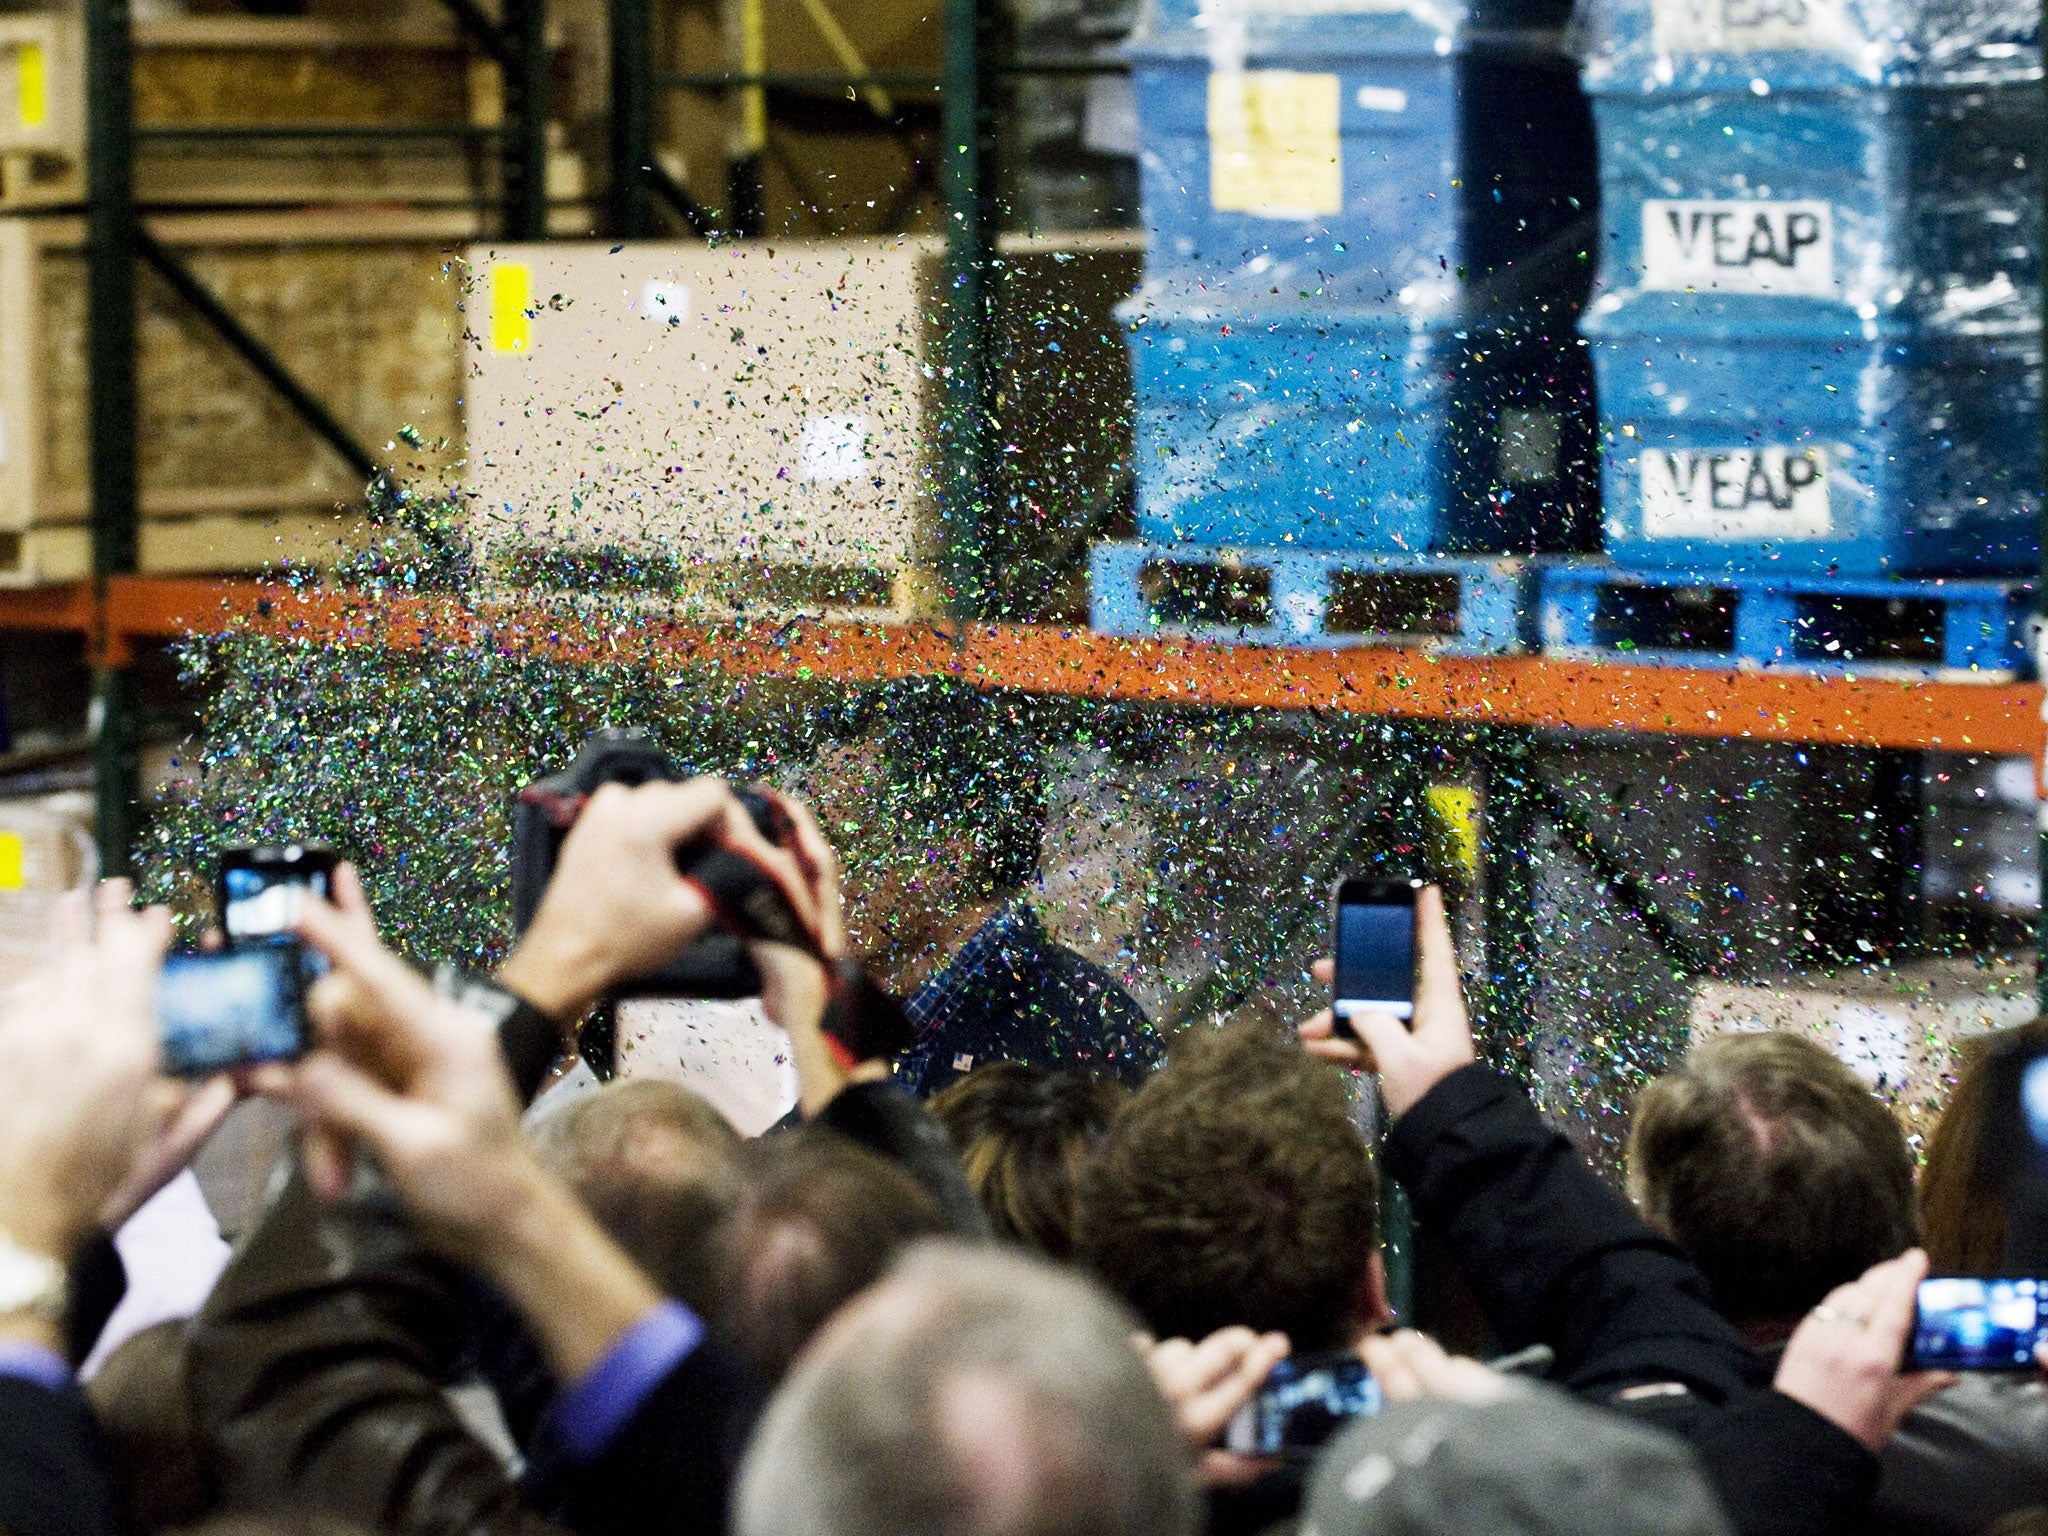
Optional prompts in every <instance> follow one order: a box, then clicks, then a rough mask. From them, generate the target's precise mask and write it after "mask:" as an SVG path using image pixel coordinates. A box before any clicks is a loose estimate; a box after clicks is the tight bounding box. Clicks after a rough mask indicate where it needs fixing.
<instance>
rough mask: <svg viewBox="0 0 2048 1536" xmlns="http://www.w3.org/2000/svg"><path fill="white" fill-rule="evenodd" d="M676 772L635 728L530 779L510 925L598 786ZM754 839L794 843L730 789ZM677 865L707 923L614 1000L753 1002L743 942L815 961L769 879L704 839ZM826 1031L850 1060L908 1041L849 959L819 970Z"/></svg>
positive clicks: (768, 811)
mask: <svg viewBox="0 0 2048 1536" xmlns="http://www.w3.org/2000/svg"><path fill="white" fill-rule="evenodd" d="M681 777H682V776H681V775H680V774H678V773H677V772H676V770H675V767H674V765H673V764H671V763H670V762H669V760H668V757H667V756H666V754H664V753H663V752H662V750H661V748H660V747H659V746H657V745H656V744H655V741H654V738H653V737H652V736H650V735H648V734H647V732H645V731H643V730H638V729H626V730H621V729H616V728H609V727H608V728H606V729H604V730H601V731H599V732H597V733H596V734H595V735H593V736H592V737H591V738H590V739H589V740H588V741H586V742H584V744H583V746H582V748H581V750H579V751H578V752H577V754H576V757H575V760H574V761H572V762H571V763H570V764H569V766H568V767H567V768H564V769H563V770H562V771H561V772H560V773H555V774H550V775H548V777H546V778H544V779H536V780H534V781H533V783H531V784H529V785H527V786H526V787H525V788H524V789H522V790H520V791H519V793H518V794H517V795H516V796H515V797H514V798H513V801H512V921H513V924H514V926H515V927H516V928H517V930H518V931H519V932H521V933H524V932H525V931H526V929H527V927H528V926H529V925H530V924H531V923H532V922H533V916H534V914H535V913H536V912H538V911H539V910H540V901H541V895H542V893H543V892H545V891H546V890H547V888H548V881H549V879H551V878H552V877H553V875H554V872H555V860H556V859H557V857H559V855H560V854H561V851H562V842H563V839H565V838H566V837H568V835H569V829H570V828H571V827H573V826H575V825H576V818H577V817H578V816H580V815H581V814H582V813H583V807H584V805H585V804H587V803H588V801H589V799H590V797H591V796H592V795H594V794H596V793H597V791H598V790H599V789H601V788H603V787H604V786H605V785H607V784H624V785H626V786H627V787H628V788H632V787H635V786H637V785H641V784H651V783H656V782H661V781H674V780H677V779H679V778H681ZM733 793H734V794H735V795H736V796H737V797H738V799H739V802H740V804H741V805H743V806H745V807H746V809H747V814H748V815H749V816H750V817H752V818H753V822H754V825H755V827H756V828H758V829H759V831H760V833H761V836H762V837H764V838H765V839H767V840H768V841H769V842H770V843H772V844H774V845H775V846H776V847H778V848H789V847H791V846H792V845H793V841H794V833H795V828H794V827H793V826H792V824H791V822H790V819H789V816H788V813H787V812H785V811H784V810H783V808H782V807H781V806H780V805H779V804H777V803H776V802H775V801H774V800H772V799H770V798H769V797H768V796H766V795H762V794H757V793H756V792H754V791H753V790H751V789H736V790H734V792H733ZM676 868H677V869H679V870H680V871H681V872H682V873H683V875H684V876H685V877H686V878H688V879H690V880H692V881H694V882H695V883H696V884H697V886H698V888H699V889H700V890H702V891H703V892H704V895H705V898H706V899H707V900H708V901H709V902H710V904H711V906H712V909H713V911H715V912H716V913H717V926H716V927H714V928H713V930H712V931H711V932H710V933H707V934H705V935H704V936H703V937H702V938H701V939H699V940H698V941H697V942H696V943H695V944H693V945H691V946H690V947H689V948H688V949H686V950H685V951H683V953H682V954H680V955H678V956H676V957H675V959H673V960H671V961H670V962H669V963H668V964H667V965H665V966H663V967H662V968H661V969H660V970H658V971H655V972H653V973H651V974H649V975H646V976H639V977H635V978H634V979H633V980H631V981H629V982H627V983H625V984H623V985H622V986H620V987H618V988H616V989H615V990H614V991H613V993H612V995H613V996H614V997H648V996H653V997H758V996H759V995H760V992H761V973H760V971H759V970H758V969H756V968H755V965H754V962H753V960H752V959H751V958H749V956H748V954H747V948H746V946H747V941H748V940H749V939H768V940H772V941H774V942H776V943H780V944H789V945H792V946H794V947H795V948H797V949H801V950H804V951H806V952H807V953H809V954H812V955H816V954H817V952H818V943H817V938H816V936H815V935H813V934H812V933H810V932H809V931H808V930H807V929H806V928H805V927H804V926H803V923H802V922H801V921H800V920H799V918H798V917H797V915H796V913H795V912H794V911H793V910H791V908H790V905H789V902H788V901H787V900H786V899H785V898H784V896H783V893H782V889H781V887H780V886H778V885H777V884H776V882H775V879H774V877H773V876H771V875H770V874H769V873H768V871H766V870H765V869H763V868H762V867H761V866H760V865H758V864H756V863H755V862H754V861H753V860H752V859H750V858H749V857H747V855H746V854H745V853H743V852H742V851H740V850H739V849H737V848H733V847H730V846H728V845H726V844H724V843H721V842H718V841H716V840H715V839H712V838H700V839H698V840H697V841H695V842H691V843H686V844H685V845H683V846H682V847H681V848H678V849H677V850H676ZM827 974H828V981H829V984H830V1002H829V1004H828V1006H827V1009H826V1014H825V1029H826V1031H827V1032H828V1033H829V1034H831V1035H833V1036H834V1037H835V1038H837V1039H838V1040H839V1041H840V1042H841V1043H842V1044H843V1045H844V1046H845V1047H846V1048H847V1050H848V1051H849V1053H850V1054H851V1055H852V1056H853V1057H854V1058H855V1059H865V1058H868V1057H874V1056H885V1055H893V1054H894V1053H896V1052H897V1051H900V1050H904V1049H906V1048H907V1047H908V1046H909V1045H910V1043H911V1040H912V1038H913V1036H914V1033H915V1031H914V1030H913V1029H912V1028H911V1026H910V1022H909V1020H908V1019H907V1018H906V1017H905V1016H904V1013H903V1008H902V1005H901V1004H900V1003H898V1002H897V1000H896V999H895V998H893V997H891V996H890V995H889V994H888V993H886V992H884V991H883V990H882V989H881V988H880V987H878V986H876V985H875V983H874V982H873V981H872V980H871V979H870V978H869V977H868V975H867V973H866V972H865V971H864V970H862V969H861V968H860V967H859V966H858V965H856V964H854V963H853V962H852V961H841V962H839V963H838V964H837V965H836V966H828V967H827Z"/></svg>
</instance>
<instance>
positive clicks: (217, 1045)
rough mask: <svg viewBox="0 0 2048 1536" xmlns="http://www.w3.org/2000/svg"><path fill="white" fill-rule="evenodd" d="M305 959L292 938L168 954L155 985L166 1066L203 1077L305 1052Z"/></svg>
mask: <svg viewBox="0 0 2048 1536" xmlns="http://www.w3.org/2000/svg"><path fill="white" fill-rule="evenodd" d="M303 966H304V960H303V958H302V956H301V954H300V951H299V946H298V943H297V942H296V941H293V940H284V941H280V942H278V943H276V944H255V945H249V946H247V947H244V948H242V949H224V950H219V951H217V952H215V953H213V954H202V955H188V954H177V955H170V956H167V957H166V958H165V960H164V969H163V975H162V977H161V978H160V979H159V981H158V982H157V993H156V1006H157V1020H158V1024H159V1027H160V1028H161V1031H162V1040H163V1063H164V1070H165V1071H166V1072H168V1073H171V1074H172V1075H174V1076H179V1077H203V1076H205V1075H207V1074H208V1073H212V1072H220V1071H223V1070H225V1069H226V1068H229V1067H238V1066H242V1065H244V1064H246V1063H248V1062H253V1061H288V1060H290V1059H291V1058H292V1057H294V1056H299V1055H302V1054H304V1052H305V1049H306V1013H305V1006H304V995H303V994H304V985H303Z"/></svg>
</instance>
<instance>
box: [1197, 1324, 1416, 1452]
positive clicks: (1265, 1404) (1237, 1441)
mask: <svg viewBox="0 0 2048 1536" xmlns="http://www.w3.org/2000/svg"><path fill="white" fill-rule="evenodd" d="M1383 1401H1384V1398H1383V1396H1382V1394H1381V1391H1380V1384H1379V1383H1378V1382H1377V1381H1376V1380H1374V1379H1373V1375H1372V1372H1371V1371H1369V1370H1367V1369H1366V1368H1365V1362H1364V1361H1363V1360H1361V1359H1360V1358H1359V1357H1358V1356H1357V1355H1356V1354H1355V1353H1352V1352H1349V1351H1345V1352H1339V1353H1335V1354H1326V1355H1302V1356H1300V1357H1298V1358H1294V1359H1288V1360H1282V1361H1281V1362H1280V1363H1279V1364H1278V1365H1276V1366H1274V1367H1273V1372H1272V1374H1271V1375H1269V1376H1268V1377H1267V1378H1266V1380H1265V1382H1264V1384H1263V1385H1262V1386H1260V1388H1259V1390H1258V1392H1257V1393H1256V1394H1254V1396H1253V1397H1252V1399H1251V1401H1250V1402H1248V1403H1246V1404H1245V1405H1244V1406H1243V1407H1242V1408H1240V1409H1238V1411H1237V1412H1236V1413H1235V1414H1234V1415H1233V1416H1232V1417H1231V1420H1230V1423H1229V1424H1228V1425H1226V1426H1225V1427H1224V1431H1223V1445H1224V1448H1225V1449H1226V1450H1231V1451H1236V1452H1237V1453H1238V1454H1240V1455H1244V1456H1280V1457H1286V1458H1290V1459H1300V1460H1307V1459H1310V1458H1312V1457H1313V1456H1314V1455H1315V1453H1316V1451H1317V1450H1318V1449H1319V1448H1320V1447H1321V1446H1322V1444H1323V1442H1324V1441H1326V1440H1328V1439H1329V1438H1330V1436H1332V1435H1333V1434H1335V1433H1336V1432H1337V1431H1338V1430H1339V1429H1341V1428H1342V1427H1343V1426H1344V1425H1345V1424H1346V1423H1348V1422H1349V1421H1350V1420H1352V1419H1355V1418H1359V1417H1361V1416H1362V1415H1366V1414H1373V1413H1378V1412H1379V1411H1380V1406H1381V1404H1382V1402H1383Z"/></svg>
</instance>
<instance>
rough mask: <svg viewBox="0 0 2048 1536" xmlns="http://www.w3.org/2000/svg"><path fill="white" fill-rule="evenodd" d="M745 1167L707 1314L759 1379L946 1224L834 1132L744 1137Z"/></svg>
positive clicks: (775, 1371)
mask: <svg viewBox="0 0 2048 1536" xmlns="http://www.w3.org/2000/svg"><path fill="white" fill-rule="evenodd" d="M741 1167H742V1173H743V1180H744V1187H743V1190H742V1192H741V1195H740V1198H739V1201H738V1203H737V1204H736V1206H735V1207H734V1209H733V1212H732V1214H731V1216H730V1217H729V1218H728V1219H727V1221H726V1223H725V1226H724V1228H723V1230H722V1232H721V1234H720V1245H719V1246H720V1284H719V1287H718V1291H719V1294H718V1297H717V1300H716V1302H715V1304H714V1308H713V1312H712V1316H713V1317H714V1319H715V1321H716V1323H717V1325H718V1327H719V1330H720V1332H721V1333H722V1334H723V1335H724V1336H725V1337H726V1338H727V1339H728V1341H729V1342H730V1343H731V1344H732V1345H733V1347H734V1348H735V1349H736V1350H737V1351H738V1353H739V1354H740V1356H741V1357H742V1358H743V1359H745V1360H746V1362H747V1363H748V1364H749V1365H750V1366H751V1367H752V1368H753V1369H754V1371H755V1372H756V1373H757V1375H758V1376H759V1377H760V1379H761V1380H763V1381H767V1382H773V1381H775V1380H777V1379H778V1378H780V1377H781V1375H782V1373H783V1372H784V1371H786V1370H787V1369H788V1368H789V1363H790V1361H792V1360H793V1359H795V1358H796V1355H797V1351H798V1350H800V1349H802V1348H803V1346H804V1344H805V1342H806V1341H807V1340H809V1338H810V1337H811V1335H812V1334H813V1333H815V1332H816V1331H817V1329H818V1327H819V1325H820V1324H822V1323H823V1322H824V1321H825V1319H826V1318H828V1317H830V1316H831V1315H832V1314H833V1313H834V1312H836V1311H837V1310H838V1309H839V1308H840V1307H841V1306H842V1305H844V1304H845V1303H846V1301H847V1300H848V1299H849V1298H850V1297H852V1296H853V1295H854V1294H855V1293H856V1292H858V1291H860V1290H863V1289H864V1288H866V1287H867V1286H869V1285H871V1284H873V1283H874V1282H875V1281H876V1280H877V1279H879V1278H880V1277H881V1276H882V1275H883V1274H884V1273H885V1272H886V1271H887V1270H888V1268H889V1266H890V1264H891V1263H893V1262H894V1261H895V1259H896V1257H897V1255H898V1254H899V1253H901V1252H902V1251H903V1249H904V1248H906V1247H908V1246H909V1245H910V1244H911V1243H913V1242H915V1241H917V1239H919V1238H922V1237H934V1236H937V1235H939V1234H941V1233H943V1232H944V1231H945V1230H946V1221H945V1217H944V1215H943V1213H942V1212H941V1211H940V1209H939V1205H938V1202H937V1201H936V1200H934V1199H933V1198H932V1196H931V1195H930V1194H929V1193H927V1192H926V1191H925V1189H924V1187H923V1186H922V1185H920V1184H919V1183H918V1182H917V1181H916V1180H915V1179H913V1178H911V1177H910V1175H909V1174H907V1173H905V1172H904V1171H903V1170H902V1169H901V1168H899V1167H897V1166H896V1165H895V1164H894V1163H891V1162H888V1161H886V1160H884V1159H883V1158H880V1157H877V1156H876V1155H875V1154H874V1153H872V1152H870V1151H868V1150H867V1149H866V1148H865V1147H862V1146H859V1145H857V1144H856V1143H854V1142H851V1141H848V1140H847V1139H846V1138H845V1137H843V1136H838V1135H835V1134H834V1133H832V1132H830V1131H826V1130H820V1129H816V1128H812V1127H806V1128H803V1129H799V1130H793V1131H784V1132H779V1133H777V1134H775V1135H772V1136H767V1137H763V1138H762V1139H761V1140H759V1141H754V1142H749V1143H748V1144H747V1145H746V1147H745V1149H744V1153H743V1156H742V1158H741Z"/></svg>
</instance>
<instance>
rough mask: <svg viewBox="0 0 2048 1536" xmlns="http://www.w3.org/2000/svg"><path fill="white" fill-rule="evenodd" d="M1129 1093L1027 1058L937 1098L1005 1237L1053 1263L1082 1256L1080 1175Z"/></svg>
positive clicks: (983, 1071)
mask: <svg viewBox="0 0 2048 1536" xmlns="http://www.w3.org/2000/svg"><path fill="white" fill-rule="evenodd" d="M1129 1097H1130V1095H1129V1093H1128V1092H1126V1090H1125V1089H1124V1088H1123V1087H1122V1086H1121V1085H1120V1084H1118V1083H1114V1082H1106V1081H1103V1080H1100V1079H1097V1078H1092V1077H1089V1076H1088V1075H1087V1074H1086V1073H1083V1072H1049V1071H1047V1070H1046V1069H1045V1068H1043V1067H1034V1066H1028V1065H1026V1064H1025V1063H1023V1062H1021V1061H1001V1062H996V1063H995V1064H993V1065H991V1066H986V1067H978V1068H976V1069H975V1070H974V1071H972V1072H970V1073H968V1074H967V1076H965V1077H963V1078H961V1079H960V1080H959V1081H958V1082H957V1083H955V1084H953V1086H952V1087H950V1088H948V1089H947V1090H946V1091H945V1092H944V1093H941V1094H939V1095H937V1096H936V1097H934V1098H933V1099H932V1101H931V1111H932V1114H933V1115H935V1116H936V1117H937V1118H938V1121H939V1124H941V1125H943V1126H944V1127H945V1128H946V1134H947V1135H949V1136H951V1137H952V1138H953V1145H954V1146H956V1147H958V1148H959V1149H960V1160H961V1162H962V1163H963V1164H964V1165H965V1167H966V1170H967V1182H968V1184H969V1185H970V1186H971V1187H972V1188H973V1190H974V1194H975V1198H976V1199H978V1200H979V1201H980V1202H981V1208H982V1210H983V1211H985V1212H986V1213H987V1214H988V1220H989V1226H990V1227H991V1229H993V1230H994V1232H995V1234H996V1236H998V1237H1002V1238H1007V1239H1009V1240H1010V1241H1012V1242H1015V1243H1020V1244H1022V1245H1023V1246H1024V1247H1026V1248H1030V1249H1032V1250H1034V1251H1035V1252H1038V1253H1042V1254H1044V1255H1045V1256H1046V1257H1048V1258H1053V1259H1066V1258H1071V1257H1072V1256H1073V1253H1074V1222H1075V1216H1076V1207H1077V1206H1078V1205H1079V1203H1080V1198H1081V1178H1082V1175H1083V1174H1084V1173H1085V1172H1086V1170H1087V1167H1088V1162H1089V1159H1090V1158H1091V1157H1093V1156H1094V1153H1095V1149H1096V1148H1097V1147H1098V1146H1099V1145H1100V1144H1101V1141H1102V1138H1103V1135H1104V1134H1105V1133H1106V1132H1107V1131H1108V1130H1109V1127H1110V1123H1111V1122H1112V1121H1113V1120H1115V1119H1116V1116H1117V1112H1118V1111H1119V1110H1120V1109H1122V1108H1123V1106H1124V1102H1125V1101H1126V1100H1127V1099H1128V1098H1129Z"/></svg>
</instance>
